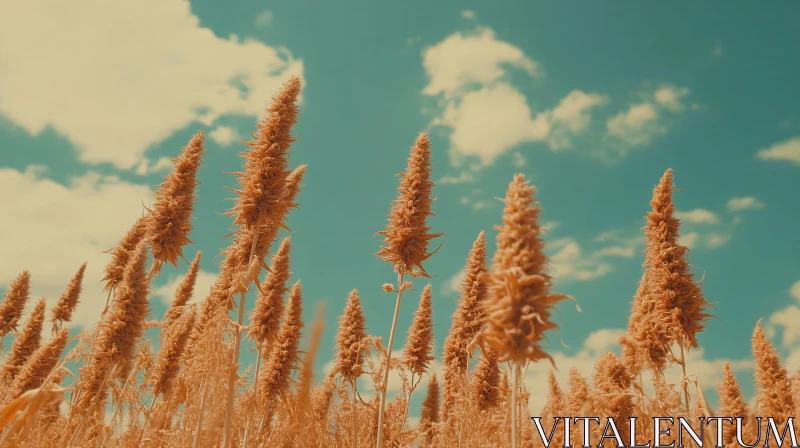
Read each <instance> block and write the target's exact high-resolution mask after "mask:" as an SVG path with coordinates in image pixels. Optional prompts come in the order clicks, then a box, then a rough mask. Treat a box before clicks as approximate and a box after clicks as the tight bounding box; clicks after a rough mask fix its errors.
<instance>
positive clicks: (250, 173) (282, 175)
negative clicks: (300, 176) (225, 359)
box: [223, 76, 301, 448]
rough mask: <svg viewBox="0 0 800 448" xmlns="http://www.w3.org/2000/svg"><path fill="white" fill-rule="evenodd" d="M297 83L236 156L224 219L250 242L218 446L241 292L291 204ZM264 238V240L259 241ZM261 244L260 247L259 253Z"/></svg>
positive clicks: (237, 282)
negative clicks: (237, 167) (239, 166)
mask: <svg viewBox="0 0 800 448" xmlns="http://www.w3.org/2000/svg"><path fill="white" fill-rule="evenodd" d="M300 87H301V86H300V79H299V78H298V77H296V76H292V77H291V78H290V79H289V80H288V81H287V82H286V83H285V84H284V86H283V88H282V89H281V91H280V92H278V94H277V95H276V96H275V97H273V99H272V104H271V105H270V107H269V109H268V110H267V113H266V114H265V115H264V117H263V118H262V119H261V120H260V121H259V122H258V125H257V127H258V130H257V132H256V133H253V134H252V135H253V137H254V139H253V140H251V141H250V142H247V145H248V146H249V147H250V150H249V151H247V152H244V153H242V156H243V157H244V159H245V161H244V170H243V171H242V172H240V173H238V178H239V185H240V189H238V190H233V191H234V193H236V196H237V198H236V199H235V204H234V206H233V208H231V209H230V210H229V211H228V215H229V216H232V217H233V218H234V224H236V225H238V226H239V237H240V239H242V240H246V239H250V240H251V241H252V243H251V245H250V251H249V255H247V256H246V257H240V258H239V260H238V261H239V263H241V264H243V265H244V266H246V268H245V269H244V270H239V271H234V272H233V273H232V274H231V275H232V276H236V275H237V273H238V278H234V282H233V286H234V288H236V289H235V290H234V292H239V293H240V294H241V297H240V299H239V313H238V318H237V322H236V325H235V326H234V337H233V339H234V342H233V347H234V351H233V361H232V368H231V369H232V370H231V375H230V378H229V380H228V396H227V400H226V402H227V405H226V411H225V423H224V433H223V434H224V435H223V437H224V439H223V448H228V447H229V446H230V445H231V435H232V434H231V429H232V427H231V425H232V423H233V420H232V418H233V401H234V386H235V384H234V383H235V380H236V368H237V367H238V364H239V354H240V349H241V328H242V323H243V321H244V308H245V298H246V291H247V289H248V288H249V285H250V282H251V281H252V280H254V279H256V278H257V277H258V272H259V271H260V268H261V265H260V263H261V260H262V259H263V256H265V255H266V254H267V252H268V251H269V249H268V247H269V245H271V243H272V240H273V239H274V238H275V237H276V236H277V234H278V232H277V229H278V228H279V227H286V225H285V224H284V220H285V217H286V215H287V213H288V211H289V210H290V209H291V208H293V207H295V206H296V205H295V204H293V203H291V202H288V201H286V198H287V178H288V176H289V174H290V173H289V171H288V169H287V168H288V164H289V162H288V159H287V156H288V150H289V146H290V145H291V144H292V143H293V142H294V141H295V138H294V137H292V136H291V130H292V126H293V125H294V124H295V123H296V122H297V114H298V108H297V104H296V103H297V98H298V95H299V94H300ZM262 233H263V234H264V235H265V236H266V237H267V239H264V238H260V234H262ZM259 246H261V249H259Z"/></svg>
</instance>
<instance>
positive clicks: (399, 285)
mask: <svg viewBox="0 0 800 448" xmlns="http://www.w3.org/2000/svg"><path fill="white" fill-rule="evenodd" d="M402 298H403V274H397V301H396V302H395V304H394V318H392V329H391V331H390V332H389V345H388V346H387V347H386V368H385V370H384V371H383V383H382V384H381V386H382V389H381V402H380V407H379V408H378V442H377V444H376V447H377V448H383V414H384V411H385V410H386V392H387V386H388V384H389V369H390V368H391V366H392V345H393V344H394V333H395V329H396V328H397V316H398V315H399V314H400V299H402Z"/></svg>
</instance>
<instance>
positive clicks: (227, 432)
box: [222, 220, 261, 448]
mask: <svg viewBox="0 0 800 448" xmlns="http://www.w3.org/2000/svg"><path fill="white" fill-rule="evenodd" d="M260 228H261V221H260V220H259V223H258V224H256V226H255V228H254V229H253V244H252V245H251V246H250V256H249V257H248V258H247V260H248V266H249V265H250V263H252V262H253V257H254V256H255V253H256V243H257V242H258V231H259V230H260ZM246 281H247V284H245V285H242V288H243V289H242V293H241V295H240V297H239V316H238V318H237V320H236V325H235V326H234V327H233V362H232V364H231V367H230V368H231V374H230V377H229V378H228V396H227V404H226V406H225V429H224V439H223V442H222V448H230V446H231V429H232V428H231V427H232V424H233V400H234V397H235V396H236V376H237V374H238V370H239V353H240V351H241V348H242V347H241V346H242V323H244V305H245V300H246V299H247V289H248V288H249V287H250V282H251V281H252V279H246Z"/></svg>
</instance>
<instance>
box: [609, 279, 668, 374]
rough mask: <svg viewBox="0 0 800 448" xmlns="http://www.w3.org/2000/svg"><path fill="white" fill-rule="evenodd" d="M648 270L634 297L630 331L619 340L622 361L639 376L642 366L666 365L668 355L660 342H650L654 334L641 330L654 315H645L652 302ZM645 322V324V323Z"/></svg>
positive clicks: (640, 281) (629, 321)
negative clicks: (649, 299)
mask: <svg viewBox="0 0 800 448" xmlns="http://www.w3.org/2000/svg"><path fill="white" fill-rule="evenodd" d="M648 272H649V271H648V270H645V271H644V273H642V278H641V280H639V287H638V288H637V289H636V294H634V296H633V303H632V305H631V313H630V315H628V330H627V332H626V333H625V334H624V335H623V336H622V337H621V338H620V339H619V343H620V345H621V346H622V359H623V360H624V361H625V365H627V366H628V370H629V371H630V372H631V373H633V374H638V373H639V372H640V371H641V366H642V365H655V366H663V365H666V356H667V353H666V351H665V350H664V346H663V345H662V344H661V342H660V341H650V340H648V339H647V338H648V337H652V336H654V335H655V334H654V333H648V332H644V331H641V330H640V327H641V326H642V325H649V323H647V322H646V320H647V318H651V317H653V316H654V315H653V314H648V315H645V314H644V313H643V310H644V308H646V305H648V304H650V303H651V302H649V301H648V298H647V297H646V295H647V293H648V291H649V288H650V285H649V283H648V276H647V274H648ZM643 321H644V322H643Z"/></svg>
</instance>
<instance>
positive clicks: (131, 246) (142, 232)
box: [103, 214, 150, 314]
mask: <svg viewBox="0 0 800 448" xmlns="http://www.w3.org/2000/svg"><path fill="white" fill-rule="evenodd" d="M149 219H150V218H149V215H148V214H143V215H142V216H140V217H139V218H138V219H137V220H136V222H135V223H133V225H132V226H131V228H130V229H128V232H127V233H126V234H125V236H123V237H122V239H121V240H120V241H119V244H117V247H115V248H114V249H112V250H110V251H109V253H110V254H111V261H110V262H109V263H108V265H106V268H105V271H104V272H103V281H104V282H105V286H104V287H103V290H104V291H109V292H110V291H111V290H113V289H114V288H116V287H117V285H119V284H120V283H122V278H123V277H124V275H125V268H126V267H127V266H128V260H129V259H130V257H131V253H132V252H133V251H134V250H136V246H138V245H139V243H140V242H141V241H142V239H143V238H144V237H145V236H146V235H147V226H148V221H149ZM103 314H105V310H103Z"/></svg>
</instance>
